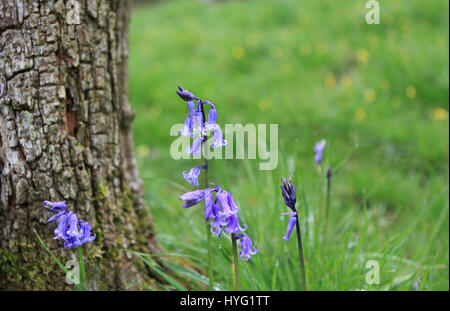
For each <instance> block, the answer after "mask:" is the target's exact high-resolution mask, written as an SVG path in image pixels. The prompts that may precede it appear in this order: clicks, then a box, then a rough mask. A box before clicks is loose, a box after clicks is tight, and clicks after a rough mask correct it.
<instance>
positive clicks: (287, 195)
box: [280, 178, 297, 241]
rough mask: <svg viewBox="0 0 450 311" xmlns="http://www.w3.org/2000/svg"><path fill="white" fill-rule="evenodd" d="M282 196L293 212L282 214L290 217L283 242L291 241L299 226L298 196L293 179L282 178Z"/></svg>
mask: <svg viewBox="0 0 450 311" xmlns="http://www.w3.org/2000/svg"><path fill="white" fill-rule="evenodd" d="M281 194H282V195H283V199H284V203H285V204H286V206H287V207H289V208H290V210H291V212H288V213H281V214H280V215H290V216H291V217H290V218H289V222H288V225H287V229H286V235H285V236H284V238H283V240H285V241H289V237H290V236H291V233H292V230H293V229H294V227H295V225H296V224H297V209H296V208H295V203H296V201H297V194H296V192H295V187H294V185H293V184H292V181H291V179H290V178H289V179H286V178H282V179H281Z"/></svg>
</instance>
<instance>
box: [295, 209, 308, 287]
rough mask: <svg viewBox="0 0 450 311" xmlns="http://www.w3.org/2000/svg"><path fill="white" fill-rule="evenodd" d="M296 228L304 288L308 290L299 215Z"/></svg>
mask: <svg viewBox="0 0 450 311" xmlns="http://www.w3.org/2000/svg"><path fill="white" fill-rule="evenodd" d="M295 227H296V230H297V241H298V257H299V261H300V270H301V274H302V289H303V290H304V291H306V290H307V289H306V277H305V260H304V258H303V246H302V234H301V232H300V222H299V221H298V217H297V224H296V226H295Z"/></svg>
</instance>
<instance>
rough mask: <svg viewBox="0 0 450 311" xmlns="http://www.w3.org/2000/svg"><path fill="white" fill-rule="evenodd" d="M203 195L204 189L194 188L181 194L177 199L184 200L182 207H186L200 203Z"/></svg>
mask: <svg viewBox="0 0 450 311" xmlns="http://www.w3.org/2000/svg"><path fill="white" fill-rule="evenodd" d="M204 195H205V190H194V191H191V192H186V193H185V194H182V195H181V196H180V197H179V198H178V199H179V200H181V201H184V202H185V203H184V204H183V206H182V208H188V207H191V206H194V205H197V204H198V203H200V202H201V201H202V199H203V196H204Z"/></svg>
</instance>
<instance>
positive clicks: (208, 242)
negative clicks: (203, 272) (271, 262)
mask: <svg viewBox="0 0 450 311" xmlns="http://www.w3.org/2000/svg"><path fill="white" fill-rule="evenodd" d="M200 111H201V113H202V117H203V126H205V120H206V114H205V108H204V107H203V103H201V104H200ZM207 141H208V139H207V138H206V137H204V139H203V144H204V148H205V149H204V157H205V162H204V165H205V189H206V188H208V183H209V182H208V165H209V163H208V156H207V154H208V153H207V152H208V146H207ZM203 202H204V203H205V200H203ZM205 208H206V207H205ZM206 248H207V250H208V278H209V290H214V276H213V266H212V245H211V226H210V224H209V223H207V224H206Z"/></svg>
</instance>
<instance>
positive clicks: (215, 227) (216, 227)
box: [211, 215, 227, 238]
mask: <svg viewBox="0 0 450 311" xmlns="http://www.w3.org/2000/svg"><path fill="white" fill-rule="evenodd" d="M226 225H227V220H226V218H225V217H224V216H221V215H218V216H216V217H214V218H213V219H211V232H212V233H214V234H216V235H217V236H218V237H219V238H220V236H221V235H222V231H223V228H224V227H225V226H226Z"/></svg>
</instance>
